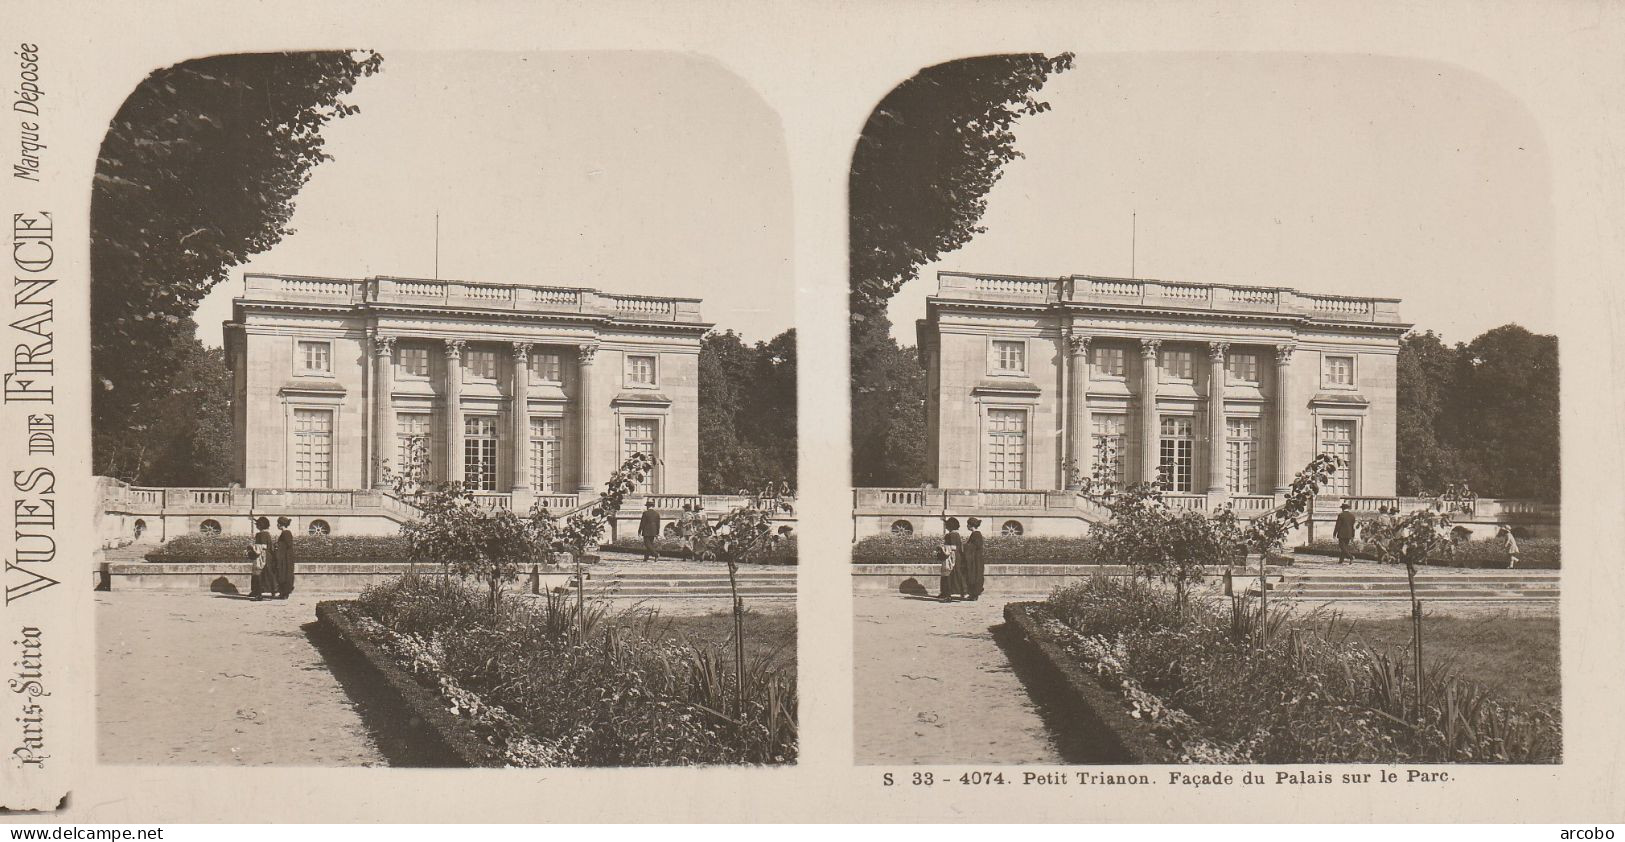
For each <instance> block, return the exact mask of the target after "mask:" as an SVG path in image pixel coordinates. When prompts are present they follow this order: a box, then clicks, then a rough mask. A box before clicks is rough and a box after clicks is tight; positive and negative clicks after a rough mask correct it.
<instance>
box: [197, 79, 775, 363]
mask: <svg viewBox="0 0 1625 842" xmlns="http://www.w3.org/2000/svg"><path fill="white" fill-rule="evenodd" d="M348 101H349V102H352V103H354V104H356V105H359V106H360V107H361V112H360V113H359V114H356V115H353V116H351V117H346V118H344V119H342V120H338V121H335V122H333V123H330V124H329V125H328V127H327V128H326V129H325V136H326V138H327V141H328V143H327V151H328V152H329V153H330V154H332V155H333V157H334V160H332V161H328V162H326V163H324V164H322V165H320V166H318V167H317V168H316V169H315V173H314V175H313V176H312V178H311V180H310V183H309V184H308V185H307V186H306V187H305V189H304V190H303V191H302V192H301V193H300V194H299V196H298V198H297V200H296V207H297V210H296V212H295V214H294V217H293V223H292V224H293V227H294V228H295V229H297V232H298V233H296V234H295V235H293V236H291V237H287V238H285V239H284V240H283V241H282V242H281V243H280V244H279V245H277V246H276V247H275V248H273V249H271V250H270V251H268V252H266V253H264V254H261V255H258V256H257V257H255V258H254V259H253V260H252V261H251V262H250V263H249V264H247V265H246V266H244V267H241V268H240V269H238V270H235V271H234V272H233V275H232V278H231V280H230V281H228V282H226V283H224V284H221V285H220V286H219V287H217V288H216V289H215V290H214V291H213V292H212V293H211V294H210V295H209V297H208V298H207V299H205V301H204V302H203V305H202V306H201V307H200V309H199V311H198V314H197V322H198V325H199V336H200V338H201V339H202V340H203V341H204V343H205V344H209V345H219V344H220V323H221V321H223V320H225V319H227V318H230V316H231V298H232V297H234V296H238V295H241V294H242V274H243V272H245V271H246V272H272V273H288V274H306V275H330V276H337V277H363V276H366V275H400V276H414V277H425V278H427V277H432V276H434V274H435V236H434V235H435V213H436V212H437V211H438V212H439V214H440V268H439V276H440V277H442V278H454V279H459V280H468V281H488V282H526V283H538V284H556V285H561V286H588V287H596V288H598V289H602V290H606V291H611V292H628V293H643V294H649V295H675V296H693V297H699V298H703V299H705V301H704V303H703V304H702V305H701V313H702V314H703V315H704V316H705V318H706V319H707V320H708V321H712V322H715V323H716V324H717V327H718V329H729V328H731V329H733V330H734V331H736V332H738V333H741V334H744V335H745V336H746V337H747V338H749V339H751V340H763V339H769V338H771V337H772V336H774V335H776V334H777V333H779V332H780V331H782V330H784V329H786V328H789V327H791V326H792V325H793V324H794V302H793V286H792V279H791V267H790V262H789V261H790V257H791V245H792V244H791V236H792V231H791V221H792V220H791V197H790V180H789V172H788V169H787V166H788V164H787V161H786V153H785V142H784V136H783V131H782V129H781V127H780V124H779V120H778V116H777V115H776V113H775V112H774V111H773V110H772V109H770V108H769V107H768V106H767V105H766V104H765V103H763V102H762V100H761V98H760V97H759V96H758V95H757V94H756V93H755V92H754V91H752V90H751V89H750V87H749V86H748V85H746V84H745V83H744V82H742V81H741V80H740V79H739V78H738V77H736V76H734V75H733V74H732V73H730V72H729V71H727V70H726V69H724V68H722V67H721V66H720V65H717V64H714V63H712V62H709V61H706V60H704V59H702V58H696V57H691V56H683V55H677V54H666V53H633V52H626V53H617V52H600V53H444V54H436V53H387V54H386V55H385V56H384V65H383V70H382V71H381V72H380V73H378V74H377V75H375V76H373V77H371V78H368V79H364V80H362V81H361V82H360V83H359V84H358V85H357V87H356V90H355V92H354V93H353V94H352V95H351V97H350V99H349V100H348Z"/></svg>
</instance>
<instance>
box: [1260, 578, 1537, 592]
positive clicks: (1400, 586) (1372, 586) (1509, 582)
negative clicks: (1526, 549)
mask: <svg viewBox="0 0 1625 842" xmlns="http://www.w3.org/2000/svg"><path fill="white" fill-rule="evenodd" d="M1276 587H1313V588H1349V590H1410V585H1407V584H1404V582H1326V580H1323V579H1287V580H1285V582H1280V584H1279V585H1276ZM1453 588H1544V590H1560V585H1558V584H1557V582H1527V580H1518V579H1505V580H1500V582H1482V580H1479V582H1417V590H1453Z"/></svg>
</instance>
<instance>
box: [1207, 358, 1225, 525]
mask: <svg viewBox="0 0 1625 842" xmlns="http://www.w3.org/2000/svg"><path fill="white" fill-rule="evenodd" d="M1229 348H1230V343H1228V342H1209V343H1207V360H1208V377H1207V439H1208V447H1207V493H1209V494H1223V493H1224V492H1225V481H1224V467H1225V466H1224V456H1225V453H1224V439H1225V429H1224V352H1225V351H1227V350H1229Z"/></svg>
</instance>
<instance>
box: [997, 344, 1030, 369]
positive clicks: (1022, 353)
mask: <svg viewBox="0 0 1625 842" xmlns="http://www.w3.org/2000/svg"><path fill="white" fill-rule="evenodd" d="M993 370H994V371H996V372H998V373H1000V374H1025V373H1026V372H1027V343H1026V342H1022V341H1021V340H1014V341H1011V340H1006V339H995V340H993Z"/></svg>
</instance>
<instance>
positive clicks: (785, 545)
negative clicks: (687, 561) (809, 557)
mask: <svg viewBox="0 0 1625 842" xmlns="http://www.w3.org/2000/svg"><path fill="white" fill-rule="evenodd" d="M796 543H797V542H796V536H795V535H794V534H791V535H790V536H788V537H786V538H782V539H780V540H778V541H776V542H774V544H773V546H772V547H770V548H768V549H767V550H765V551H763V552H762V553H760V554H758V555H756V556H753V557H751V559H750V561H749V562H747V563H748V564H781V565H792V564H796V563H797V556H796ZM655 547H656V548H657V549H659V550H660V555H661V557H662V558H693V557H694V553H692V552H691V551H689V549H688V547H687V546H686V545H684V544H683V542H682V541H680V540H678V539H676V538H657V539H655ZM604 548H605V549H611V550H617V551H620V552H623V553H638V554H639V555H641V554H642V553H643V539H642V538H639V537H636V536H631V535H623V536H621V537H619V538H616V539H615V540H614V541H613V542H611V543H608V544H605V545H604Z"/></svg>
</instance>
